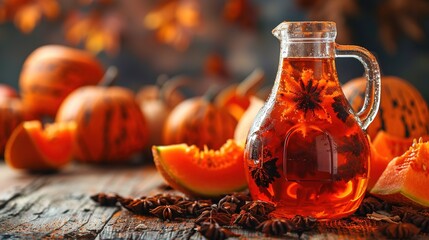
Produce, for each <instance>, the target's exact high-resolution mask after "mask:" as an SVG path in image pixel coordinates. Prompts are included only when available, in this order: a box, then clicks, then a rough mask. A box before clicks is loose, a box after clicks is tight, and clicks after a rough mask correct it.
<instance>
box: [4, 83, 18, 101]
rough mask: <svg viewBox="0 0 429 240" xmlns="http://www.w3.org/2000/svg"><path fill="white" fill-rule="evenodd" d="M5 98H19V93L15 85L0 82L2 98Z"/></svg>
mask: <svg viewBox="0 0 429 240" xmlns="http://www.w3.org/2000/svg"><path fill="white" fill-rule="evenodd" d="M5 98H18V93H17V92H16V91H15V89H14V88H13V87H11V86H9V85H7V84H1V83H0V100H2V99H5Z"/></svg>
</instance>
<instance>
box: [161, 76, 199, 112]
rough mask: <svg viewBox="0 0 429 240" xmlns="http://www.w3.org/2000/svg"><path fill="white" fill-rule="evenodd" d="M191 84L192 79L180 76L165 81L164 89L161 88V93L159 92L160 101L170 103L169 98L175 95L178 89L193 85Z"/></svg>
mask: <svg viewBox="0 0 429 240" xmlns="http://www.w3.org/2000/svg"><path fill="white" fill-rule="evenodd" d="M191 82H192V79H191V78H189V77H187V76H184V75H179V76H176V77H173V78H170V79H169V80H167V81H165V82H164V84H163V85H162V87H161V88H160V91H159V97H160V99H161V100H162V101H164V102H168V101H167V97H168V96H170V95H171V94H173V92H174V91H175V90H176V89H178V88H179V87H182V86H186V85H189V84H191ZM170 107H172V106H170Z"/></svg>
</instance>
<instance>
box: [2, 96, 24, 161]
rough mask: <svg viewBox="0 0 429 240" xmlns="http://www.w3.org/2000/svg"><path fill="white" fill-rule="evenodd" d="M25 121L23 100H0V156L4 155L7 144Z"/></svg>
mask: <svg viewBox="0 0 429 240" xmlns="http://www.w3.org/2000/svg"><path fill="white" fill-rule="evenodd" d="M23 120H24V114H23V112H22V104H21V100H19V99H15V98H5V99H3V100H2V99H0V155H3V153H4V149H5V146H6V142H7V140H8V139H9V137H10V135H11V134H12V132H13V130H14V129H15V128H16V127H17V126H18V125H19V124H20V123H21V122H22V121H23Z"/></svg>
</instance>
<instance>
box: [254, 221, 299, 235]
mask: <svg viewBox="0 0 429 240" xmlns="http://www.w3.org/2000/svg"><path fill="white" fill-rule="evenodd" d="M256 230H257V231H260V232H263V233H265V235H272V236H282V235H284V234H286V233H288V232H291V231H292V230H294V227H293V224H292V223H291V221H290V220H288V219H280V218H273V219H268V220H265V221H263V222H262V223H261V224H259V225H258V226H257V227H256Z"/></svg>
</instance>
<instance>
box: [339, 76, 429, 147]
mask: <svg viewBox="0 0 429 240" xmlns="http://www.w3.org/2000/svg"><path fill="white" fill-rule="evenodd" d="M365 86H366V79H365V78H356V79H353V80H350V81H349V82H347V83H345V84H344V85H343V91H344V94H345V95H346V97H347V99H348V100H349V102H350V104H351V106H352V107H353V109H354V110H355V111H357V110H359V109H360V107H361V106H362V105H363V101H364V96H365ZM381 130H382V131H385V132H387V133H389V134H390V135H392V136H396V137H402V138H417V137H420V136H424V135H427V134H428V133H429V110H428V106H427V103H426V101H425V100H424V99H423V97H422V95H421V94H420V92H419V91H418V90H417V89H416V88H415V87H414V86H413V85H412V84H411V83H410V82H408V81H406V80H404V79H401V78H398V77H394V76H383V77H382V80H381V102H380V108H379V111H378V114H377V116H376V117H375V119H374V121H373V122H372V123H371V125H370V126H369V127H368V129H367V132H368V135H369V136H370V137H371V139H374V138H375V136H376V135H377V133H378V132H379V131H381Z"/></svg>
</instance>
